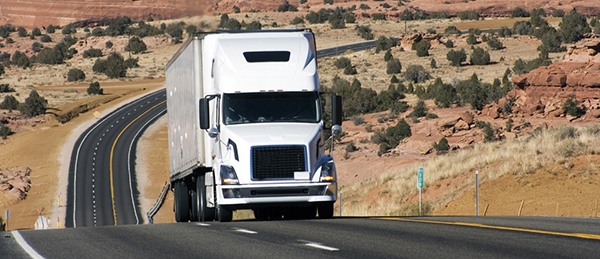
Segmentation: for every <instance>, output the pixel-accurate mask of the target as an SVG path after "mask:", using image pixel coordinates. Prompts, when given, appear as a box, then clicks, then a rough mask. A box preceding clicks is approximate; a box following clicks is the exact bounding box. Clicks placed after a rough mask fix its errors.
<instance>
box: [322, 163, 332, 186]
mask: <svg viewBox="0 0 600 259" xmlns="http://www.w3.org/2000/svg"><path fill="white" fill-rule="evenodd" d="M335 176H336V170H335V164H334V163H333V161H330V162H327V163H324V164H323V165H322V166H321V182H335Z"/></svg>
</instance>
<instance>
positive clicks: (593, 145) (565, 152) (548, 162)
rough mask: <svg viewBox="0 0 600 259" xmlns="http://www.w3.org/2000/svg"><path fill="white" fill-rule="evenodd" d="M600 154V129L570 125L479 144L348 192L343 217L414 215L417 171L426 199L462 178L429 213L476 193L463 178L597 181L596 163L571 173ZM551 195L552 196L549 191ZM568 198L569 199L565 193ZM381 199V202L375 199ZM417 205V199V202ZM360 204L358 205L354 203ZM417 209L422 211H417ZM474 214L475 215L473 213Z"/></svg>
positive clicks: (433, 200)
mask: <svg viewBox="0 0 600 259" xmlns="http://www.w3.org/2000/svg"><path fill="white" fill-rule="evenodd" d="M596 154H600V125H598V124H594V125H590V126H584V127H574V126H570V125H564V126H559V127H557V128H552V129H548V130H542V129H538V130H536V131H534V132H533V133H532V134H531V135H530V136H528V137H524V138H521V139H507V140H503V141H497V142H488V143H480V144H476V145H475V146H473V148H470V149H464V150H459V151H452V152H449V153H448V154H445V155H438V156H434V157H432V158H430V159H428V160H426V161H424V162H419V163H415V164H413V165H411V166H410V167H409V168H407V169H405V170H400V171H395V170H394V171H391V172H389V173H386V174H384V175H382V176H381V177H380V178H379V179H376V180H369V181H363V182H358V183H354V184H350V185H348V186H344V187H343V188H342V191H343V193H344V208H343V211H344V214H345V215H354V216H366V215H381V216H387V215H400V216H403V215H415V212H417V211H418V210H417V211H415V204H416V203H415V195H417V193H418V190H417V188H416V183H417V169H418V168H419V167H422V168H423V169H424V172H425V174H424V190H423V191H424V193H425V194H427V192H429V191H434V189H437V188H440V186H439V182H440V181H443V180H444V179H448V178H457V177H458V178H462V179H463V180H461V181H458V182H455V183H452V184H453V186H452V188H451V189H449V190H448V191H447V193H444V194H442V195H437V196H434V197H432V198H431V199H429V200H428V201H427V203H428V208H429V211H428V213H433V212H434V211H435V210H437V209H440V208H442V207H443V206H445V205H446V204H447V203H448V202H450V201H452V200H454V199H456V198H458V197H460V196H461V195H462V194H463V192H464V191H465V190H468V189H472V188H473V186H474V181H475V179H474V178H473V177H470V178H465V176H466V175H474V172H475V171H479V179H480V183H484V182H487V181H492V180H495V179H498V178H500V177H502V176H504V175H515V176H527V175H531V174H536V173H538V174H539V173H550V174H553V175H557V174H558V173H560V172H563V171H569V173H570V175H571V177H573V176H583V177H586V178H588V179H589V178H597V177H598V173H599V171H598V166H600V165H598V164H595V163H594V162H592V161H589V163H588V164H587V165H586V166H583V167H578V169H577V170H571V169H573V168H574V167H575V166H576V164H577V162H576V160H578V159H580V158H581V157H588V158H589V156H593V155H596ZM550 192H551V191H550ZM564 195H569V194H568V193H565V194H564ZM374 197H378V198H374ZM417 200H418V199H417ZM354 201H359V202H354ZM417 206H418V205H417ZM473 211H474V210H473Z"/></svg>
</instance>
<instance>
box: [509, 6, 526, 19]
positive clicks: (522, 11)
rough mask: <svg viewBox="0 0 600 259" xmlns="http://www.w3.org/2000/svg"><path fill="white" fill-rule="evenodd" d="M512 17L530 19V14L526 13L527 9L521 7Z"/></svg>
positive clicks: (515, 10)
mask: <svg viewBox="0 0 600 259" xmlns="http://www.w3.org/2000/svg"><path fill="white" fill-rule="evenodd" d="M510 17H512V18H515V17H529V12H527V11H525V9H523V8H521V7H517V8H515V9H514V10H513V11H512V13H511V15H510Z"/></svg>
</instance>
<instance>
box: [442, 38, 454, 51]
mask: <svg viewBox="0 0 600 259" xmlns="http://www.w3.org/2000/svg"><path fill="white" fill-rule="evenodd" d="M444 46H446V48H449V49H451V48H454V42H453V41H452V40H448V41H446V43H444Z"/></svg>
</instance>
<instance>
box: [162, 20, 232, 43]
mask: <svg viewBox="0 0 600 259" xmlns="http://www.w3.org/2000/svg"><path fill="white" fill-rule="evenodd" d="M236 21H237V20H235V19H229V22H228V23H227V28H228V29H234V30H239V29H240V28H241V24H240V23H239V22H238V23H237V24H238V25H240V26H237V25H235V26H233V27H235V28H230V27H229V26H230V25H231V24H232V23H234V22H236ZM165 32H166V33H167V34H169V35H170V36H171V37H173V38H181V37H182V36H183V28H182V27H181V24H180V23H171V24H169V25H168V26H167V29H165Z"/></svg>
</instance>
